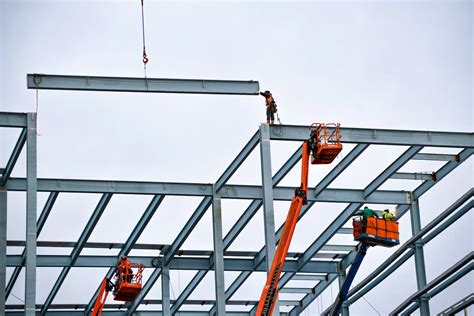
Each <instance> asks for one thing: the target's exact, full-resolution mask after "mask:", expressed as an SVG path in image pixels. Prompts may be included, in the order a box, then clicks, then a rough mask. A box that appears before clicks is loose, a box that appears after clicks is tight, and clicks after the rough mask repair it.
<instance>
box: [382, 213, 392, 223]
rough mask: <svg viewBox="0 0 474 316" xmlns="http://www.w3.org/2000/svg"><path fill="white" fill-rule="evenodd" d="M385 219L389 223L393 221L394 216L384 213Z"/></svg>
mask: <svg viewBox="0 0 474 316" xmlns="http://www.w3.org/2000/svg"><path fill="white" fill-rule="evenodd" d="M383 218H384V219H385V220H387V221H391V220H393V218H394V216H393V214H392V213H390V212H385V213H383Z"/></svg>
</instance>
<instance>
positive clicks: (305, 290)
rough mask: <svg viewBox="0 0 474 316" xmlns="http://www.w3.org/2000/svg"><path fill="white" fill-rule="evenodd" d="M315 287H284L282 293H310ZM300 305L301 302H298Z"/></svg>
mask: <svg viewBox="0 0 474 316" xmlns="http://www.w3.org/2000/svg"><path fill="white" fill-rule="evenodd" d="M313 291H314V289H313V288H306V287H284V288H282V289H280V291H279V292H280V293H291V294H295V293H296V294H310V293H313ZM279 302H280V301H279ZM298 305H299V304H298Z"/></svg>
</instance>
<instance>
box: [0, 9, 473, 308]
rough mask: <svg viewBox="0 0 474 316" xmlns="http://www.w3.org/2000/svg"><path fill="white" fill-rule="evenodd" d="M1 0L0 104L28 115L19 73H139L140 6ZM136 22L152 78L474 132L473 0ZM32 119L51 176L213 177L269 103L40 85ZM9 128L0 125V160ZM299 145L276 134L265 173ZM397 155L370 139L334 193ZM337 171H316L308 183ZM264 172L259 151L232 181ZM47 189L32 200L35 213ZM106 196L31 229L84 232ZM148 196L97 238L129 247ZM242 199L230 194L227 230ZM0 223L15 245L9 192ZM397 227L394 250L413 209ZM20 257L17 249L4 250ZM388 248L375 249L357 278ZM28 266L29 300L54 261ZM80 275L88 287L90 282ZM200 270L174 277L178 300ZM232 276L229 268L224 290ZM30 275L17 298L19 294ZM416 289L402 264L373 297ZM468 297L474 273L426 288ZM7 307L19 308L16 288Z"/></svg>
mask: <svg viewBox="0 0 474 316" xmlns="http://www.w3.org/2000/svg"><path fill="white" fill-rule="evenodd" d="M0 3H1V4H0V10H1V15H0V25H1V33H0V36H1V41H0V44H1V49H0V54H1V55H0V56H1V57H0V58H1V59H0V60H1V63H0V67H1V72H0V73H1V77H0V80H1V82H0V83H1V84H0V89H1V90H0V96H1V97H0V110H1V111H15V112H31V111H35V108H36V105H35V94H34V91H32V90H27V89H26V74H27V73H50V74H65V75H74V74H75V75H100V76H123V77H128V76H130V77H132V76H134V77H139V76H143V65H142V63H141V59H142V56H141V53H142V42H141V41H142V37H141V20H140V19H141V11H140V1H139V0H136V1H135V0H134V1H42V0H37V1H22V0H16V1H13V0H12V1H9V0H3V1H1V2H0ZM145 21H146V38H147V42H146V45H147V52H148V56H149V58H150V62H149V63H148V76H149V77H157V78H160V77H162V78H208V79H242V80H258V81H259V82H260V87H261V89H262V90H265V89H269V90H271V91H272V92H273V95H274V97H275V99H276V101H277V103H278V106H279V107H278V108H279V114H280V118H281V120H282V121H283V123H285V124H299V125H309V124H311V123H313V122H340V123H341V124H342V125H343V126H349V127H367V128H390V129H409V130H442V131H462V132H472V130H473V119H474V117H473V90H472V86H473V5H472V2H471V1H302V2H293V1H291V2H290V1H279V2H270V1H256V2H248V1H245V2H244V1H221V2H201V1H173V2H171V1H151V0H145ZM38 112H39V123H38V125H39V133H40V134H41V136H39V137H38V176H39V177H43V178H44V177H47V178H79V179H107V180H109V179H116V180H140V181H170V182H205V183H213V182H214V181H216V180H217V178H218V177H219V176H220V175H221V174H222V172H223V171H224V170H225V168H226V167H227V166H228V164H229V163H230V162H231V161H232V160H233V158H234V157H235V156H236V155H237V154H238V152H239V151H240V150H241V148H242V147H243V146H244V145H245V144H246V143H247V141H248V140H249V139H250V137H251V136H252V135H253V134H254V133H255V131H256V130H257V129H258V127H259V125H260V124H261V123H262V122H264V121H265V113H264V112H265V108H264V102H263V98H261V97H257V96H212V95H209V96H202V95H171V94H169V95H165V94H132V93H91V92H72V91H65V92H59V91H40V93H39V111H38ZM18 134H19V132H18V131H16V130H7V129H5V128H3V129H0V142H1V143H0V146H1V147H0V162H1V165H4V164H5V162H6V161H7V160H8V157H9V155H10V153H11V149H12V148H13V146H14V143H15V142H16V139H17V137H18ZM298 145H299V144H297V143H282V142H280V143H276V142H272V155H273V156H272V168H273V170H274V172H276V170H278V168H279V167H280V166H281V165H282V164H283V163H284V162H285V161H286V159H288V157H289V156H290V155H291V154H292V153H293V152H294V150H295V149H296V148H297V147H298ZM350 148H351V146H346V147H345V149H344V151H343V153H342V155H341V157H340V158H339V159H341V158H342V157H343V156H344V155H345V154H347V153H348V152H349V150H350ZM404 150H405V148H388V147H384V146H373V148H372V147H371V148H369V149H368V150H367V151H366V152H365V153H364V154H363V155H362V156H361V157H360V158H359V161H358V162H357V163H355V164H354V165H353V166H351V168H349V169H348V170H347V171H346V172H344V174H343V175H342V176H341V177H340V178H339V179H338V180H337V181H336V182H335V183H334V184H333V185H332V186H333V187H338V188H363V187H364V186H366V185H367V184H368V183H370V181H371V180H372V179H373V178H374V177H376V176H377V175H378V173H380V172H381V171H382V170H383V169H384V168H385V167H386V166H387V165H388V164H389V163H391V162H392V161H393V160H394V159H395V158H396V157H397V155H398V154H400V153H401V152H403V151H404ZM426 151H430V152H448V153H451V152H455V151H453V150H433V149H427V150H426ZM24 158H25V157H24V153H23V155H22V157H21V159H20V161H19V163H18V165H17V167H16V169H15V171H14V174H13V175H14V176H17V177H19V176H24V175H25V172H24V166H25V162H24ZM471 160H472V159H471ZM441 165H442V164H440V163H423V164H421V163H413V162H411V163H409V164H408V165H407V166H406V167H405V168H404V170H405V171H434V170H436V169H438V168H439V167H441ZM329 170H330V168H329V167H326V166H312V167H311V170H310V173H311V176H310V185H313V186H314V185H316V184H317V182H318V180H320V179H322V178H323V177H324V175H325V174H326V173H327V172H328V171H329ZM472 170H473V163H472V161H469V162H467V163H465V164H463V165H462V166H461V167H459V168H457V169H456V171H454V172H453V173H451V174H450V175H449V176H448V177H447V178H446V179H444V180H443V181H441V182H440V183H439V184H437V185H436V186H435V188H433V189H432V190H431V191H430V192H429V193H427V194H426V195H425V196H424V197H423V198H422V199H421V200H420V208H421V213H422V224H423V225H426V224H427V223H428V222H429V221H430V220H432V219H433V218H434V217H436V216H437V215H438V214H439V213H441V212H442V211H443V210H444V209H445V208H446V207H448V206H449V205H450V204H452V203H453V202H454V201H455V200H456V199H457V198H458V197H459V196H461V195H462V194H463V193H464V192H465V191H467V189H469V188H471V187H472V184H473V179H472ZM298 177H299V165H297V166H296V167H295V168H294V171H293V172H292V173H290V174H289V175H288V177H287V178H286V179H285V180H284V181H283V182H282V185H288V186H297V184H298V183H299V180H298ZM260 182H261V180H260V164H259V151H258V149H256V150H255V151H254V153H253V154H252V155H251V156H250V157H249V159H248V161H246V163H245V164H244V165H243V166H242V167H241V170H239V172H238V173H236V174H235V175H234V176H233V177H232V179H231V181H230V183H238V184H260ZM417 185H419V182H418V181H413V182H409V183H407V181H398V182H395V181H391V182H389V183H387V184H386V185H384V188H388V189H397V190H401V189H403V190H411V189H413V188H415V187H416V186H417ZM46 197H47V196H46V195H44V194H39V199H38V200H39V201H38V202H39V210H41V208H42V206H43V203H44V201H45V199H46ZM98 199H99V196H97V195H74V194H64V195H60V197H59V198H58V201H57V205H56V206H55V207H54V209H53V211H52V213H51V216H50V218H49V220H48V222H47V224H46V226H45V228H44V230H43V232H42V234H41V235H40V236H39V239H40V240H66V241H75V240H77V238H78V236H79V235H80V233H81V231H82V229H83V227H84V225H85V224H86V222H87V220H88V218H89V215H90V214H91V212H92V210H93V209H94V206H95V205H96V203H97V201H98ZM149 201H150V197H140V196H138V197H137V196H114V197H113V198H112V201H111V203H110V205H109V207H108V208H107V210H106V212H105V214H104V216H103V217H102V219H101V220H100V221H99V224H98V226H97V228H96V229H95V231H94V233H93V234H92V236H91V238H90V239H89V240H90V241H114V242H123V241H125V240H126V238H127V237H128V233H129V232H130V231H131V230H132V229H133V227H134V226H135V223H136V221H137V220H138V219H139V218H140V215H141V213H142V211H143V210H144V209H145V208H146V205H147V204H148V202H149ZM198 203H199V199H197V198H166V199H165V200H164V202H163V204H162V206H160V208H159V210H158V211H157V214H156V215H155V216H154V218H153V219H152V221H151V223H150V224H149V227H147V229H146V230H145V231H144V233H143V235H142V237H141V238H140V240H139V242H147V243H171V242H172V241H173V240H174V238H175V237H176V235H177V234H178V232H179V231H180V229H181V228H182V226H183V225H184V223H185V220H187V218H189V216H190V215H191V213H192V212H193V210H194V209H195V207H196V205H197V204H198ZM247 205H248V201H224V202H223V213H224V215H223V216H224V233H226V232H227V231H228V230H229V229H230V227H232V225H233V224H234V223H235V221H236V220H237V218H238V217H239V215H240V214H241V213H242V211H243V210H244V209H245V207H246V206H247ZM287 208H288V203H281V202H278V203H275V213H276V214H275V217H276V224H277V225H280V224H281V223H282V222H283V220H284V218H285V216H286V212H287ZM343 208H344V205H328V204H324V203H320V204H317V205H316V206H315V207H313V209H312V210H311V211H310V212H308V214H307V215H306V216H305V217H304V219H303V221H301V222H300V223H299V224H298V226H297V229H296V232H295V239H294V243H293V244H292V246H291V248H290V251H304V250H305V249H306V248H307V247H308V245H309V244H310V243H311V242H312V241H313V240H314V239H316V237H317V236H318V234H319V233H321V232H322V231H323V229H324V228H325V227H327V225H329V224H330V223H331V221H332V220H333V219H334V218H335V217H336V216H337V214H338V212H340V211H341V210H342V209H343ZM38 213H39V212H38ZM176 214H179V216H177V215H176ZM8 216H9V227H8V239H15V240H18V239H24V234H25V230H24V226H25V225H24V195H23V194H20V193H10V194H9V214H8ZM177 217H179V220H178V219H177ZM72 223H74V224H72ZM472 223H473V216H472V214H469V215H468V216H464V218H463V219H461V220H460V221H459V222H457V223H455V224H454V225H452V227H451V228H449V229H448V230H447V231H446V232H445V234H444V235H443V236H440V237H438V238H436V239H435V240H433V241H432V242H431V243H430V244H428V245H427V246H426V247H425V259H426V263H427V276H428V281H430V280H432V279H433V278H435V277H436V276H437V275H439V274H440V273H442V272H443V271H444V270H446V269H447V268H448V267H450V266H451V265H452V264H454V263H455V262H457V261H458V260H460V259H461V258H462V257H464V255H466V254H467V253H468V252H469V251H471V250H472V249H473V238H474V235H473V233H472V229H473V224H472ZM401 226H402V228H401V231H402V236H401V238H402V242H403V241H405V240H407V239H408V238H409V236H410V233H411V229H410V221H409V216H405V217H404V218H403V219H402V221H401ZM117 227H120V229H117ZM211 227H212V226H211V218H210V211H208V212H207V214H206V216H205V217H204V218H203V220H201V222H200V224H199V225H198V227H197V228H196V231H195V232H193V234H192V235H191V236H190V238H189V240H188V241H187V242H186V244H185V245H184V246H183V249H211V248H212V229H211ZM263 240H264V239H263V215H262V211H261V210H260V211H259V213H258V214H257V215H256V216H255V218H254V220H252V222H251V223H250V224H249V226H248V227H247V228H246V229H245V230H244V231H243V232H242V234H241V236H240V237H239V238H238V239H237V240H236V242H235V243H234V244H233V246H232V247H231V249H239V250H260V247H262V245H263ZM336 242H343V243H351V241H350V238H349V237H347V236H346V238H345V239H343V240H341V239H340V238H339V239H333V240H332V241H331V243H333V244H334V243H336ZM18 251H21V249H13V248H12V249H10V248H9V253H17V252H18ZM42 251H43V252H42ZM393 251H394V250H393V249H392V250H387V249H378V248H374V249H370V251H369V253H368V255H367V257H366V259H365V262H364V265H363V267H362V268H361V271H360V273H359V275H358V277H357V278H356V281H355V283H354V284H356V283H357V281H360V280H361V279H362V278H363V277H364V276H366V275H368V274H369V273H370V271H371V270H372V269H374V268H376V267H377V266H378V265H379V264H380V263H381V262H383V261H384V260H385V259H386V258H387V257H388V256H389V255H390V253H392V252H393ZM39 252H40V253H53V250H48V252H45V250H41V249H40V250H39ZM83 253H93V252H92V251H89V250H86V251H84V252H83ZM102 253H104V252H102ZM137 254H139V253H138V252H137ZM147 254H148V253H147ZM86 270H87V272H85V271H86ZM8 271H9V273H11V271H12V270H11V269H8ZM38 271H39V273H38V291H37V297H38V302H37V303H42V302H43V301H44V299H45V298H46V297H47V295H48V292H49V290H50V289H51V287H52V285H53V283H54V280H55V278H56V276H57V275H58V274H59V271H60V270H59V269H49V268H48V269H46V268H40V269H38ZM105 271H106V270H104V269H73V271H72V272H71V273H70V276H69V277H68V278H67V279H66V282H65V283H64V285H63V287H62V289H61V290H60V292H59V293H58V295H57V297H56V299H55V301H54V302H55V303H84V302H88V300H89V299H90V296H91V295H92V294H93V292H94V291H95V289H96V288H97V286H98V284H99V283H100V280H101V277H103V275H104V273H105ZM85 273H88V274H87V275H88V277H89V278H90V281H87V282H84V281H83V280H84V274H85ZM150 273H151V271H150V269H149V270H148V271H147V272H146V274H145V276H148V275H149V274H150ZM193 274H194V273H193V272H189V271H184V272H183V271H181V272H179V273H178V272H172V275H171V282H172V287H173V293H172V298H174V297H176V296H177V295H179V292H180V291H182V290H183V289H184V288H185V286H186V282H187V281H189V280H190V279H191V277H192V276H193ZM235 277H236V274H235V273H226V284H230V282H231V281H232V280H233V278H235ZM264 279H265V278H264V275H263V274H256V275H255V277H252V278H251V280H250V281H249V282H247V284H246V285H245V286H244V287H243V288H242V290H241V291H239V292H238V293H237V294H236V295H235V296H234V298H235V299H258V296H259V293H260V290H261V287H262V286H263V283H264ZM22 283H23V281H22V280H20V281H19V282H17V285H16V287H15V288H14V290H13V293H14V294H15V295H16V296H18V297H19V298H20V299H22V298H23V284H22ZM156 284H157V286H155V288H153V289H152V291H150V293H149V295H148V296H147V298H156V299H158V298H160V296H161V294H160V293H161V290H160V289H159V286H158V285H159V284H160V282H157V283H156ZM73 285H75V287H73ZM212 288H213V280H212V275H211V274H209V275H208V277H207V278H206V280H205V282H204V283H203V284H202V286H201V287H200V288H199V289H198V290H199V291H198V292H197V293H196V295H195V296H192V297H191V299H194V298H208V299H212V298H213V297H214V293H213V290H210V289H212ZM415 291H416V282H415V272H414V265H413V260H409V261H408V263H406V264H405V265H404V266H402V267H401V268H400V269H399V270H398V271H397V272H396V273H395V274H393V275H392V276H391V277H390V278H388V279H387V280H386V281H385V282H384V283H383V284H381V285H380V286H378V287H377V288H376V289H374V290H373V291H371V292H370V293H369V294H367V295H366V296H365V298H366V300H367V301H368V302H370V303H371V304H372V305H373V306H374V307H375V308H376V309H377V310H378V312H380V313H381V314H382V315H384V314H388V313H389V312H390V311H391V310H393V308H394V307H396V306H397V305H398V304H399V303H400V302H402V301H403V300H404V299H405V298H406V297H408V296H409V295H410V294H412V293H413V292H415ZM472 291H473V277H472V273H471V274H470V275H469V277H467V278H465V279H463V280H461V281H459V282H457V283H456V284H454V285H453V286H451V287H450V288H448V289H447V290H446V292H445V293H443V294H440V295H438V296H437V297H435V298H434V299H433V300H432V301H431V308H432V309H431V311H432V312H433V313H437V312H440V311H441V310H443V309H444V308H446V307H447V306H449V305H451V304H452V303H455V302H456V301H457V300H459V299H460V298H462V297H464V296H465V295H466V293H469V292H472ZM336 292H337V285H336V284H334V285H333V286H332V287H331V291H330V290H327V291H326V292H325V293H324V295H323V297H322V300H317V301H315V302H314V303H313V304H312V305H311V306H310V308H309V309H308V310H307V311H306V312H307V313H309V314H310V315H314V314H316V313H317V312H318V311H320V310H321V305H322V306H324V308H325V307H327V306H328V304H329V302H330V301H332V300H333V299H334V298H335V296H336ZM282 296H283V295H282ZM283 298H295V296H289V295H286V296H284V297H283ZM8 303H11V304H17V303H20V301H19V300H18V299H17V298H14V297H10V298H9V300H8ZM351 314H354V315H376V314H377V313H376V312H375V311H374V310H373V309H372V308H371V307H370V306H369V305H368V303H367V302H366V301H365V300H362V299H361V300H359V301H358V302H357V303H356V304H354V305H352V306H351Z"/></svg>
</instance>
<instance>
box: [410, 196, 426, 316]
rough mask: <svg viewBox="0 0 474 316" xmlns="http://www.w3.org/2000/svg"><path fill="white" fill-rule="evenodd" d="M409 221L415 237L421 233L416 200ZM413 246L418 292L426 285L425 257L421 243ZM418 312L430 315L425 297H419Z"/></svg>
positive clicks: (417, 242)
mask: <svg viewBox="0 0 474 316" xmlns="http://www.w3.org/2000/svg"><path fill="white" fill-rule="evenodd" d="M410 219H411V231H412V235H416V234H418V233H419V232H420V231H421V219H420V207H419V204H418V199H413V200H412V203H411V211H410ZM414 245H415V248H414V250H415V270H416V285H417V288H418V290H421V289H422V288H423V287H424V286H425V285H426V271H425V255H424V251H423V242H422V241H421V240H420V239H418V240H416V241H415V242H414ZM420 312H421V315H422V316H425V315H426V316H429V315H430V305H429V301H428V298H427V297H426V296H421V297H420Z"/></svg>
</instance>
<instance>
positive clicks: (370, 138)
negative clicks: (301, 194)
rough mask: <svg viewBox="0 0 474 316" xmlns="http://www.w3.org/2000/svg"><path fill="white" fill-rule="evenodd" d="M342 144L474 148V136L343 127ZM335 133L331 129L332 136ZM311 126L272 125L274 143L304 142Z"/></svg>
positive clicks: (470, 134)
mask: <svg viewBox="0 0 474 316" xmlns="http://www.w3.org/2000/svg"><path fill="white" fill-rule="evenodd" d="M340 131H341V142H343V143H352V144H371V145H398V146H429V147H454V148H469V147H470V148H472V147H474V137H473V133H457V132H432V131H416V130H411V131H410V130H390V129H368V128H351V127H341V128H340ZM331 132H332V129H328V133H331ZM309 134H310V130H309V127H308V126H295V125H272V126H270V138H271V139H272V140H288V141H305V140H307V139H308V138H309Z"/></svg>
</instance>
